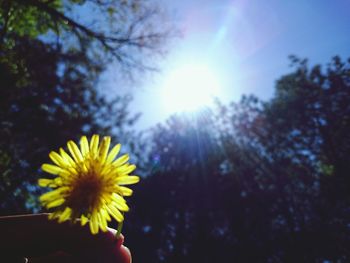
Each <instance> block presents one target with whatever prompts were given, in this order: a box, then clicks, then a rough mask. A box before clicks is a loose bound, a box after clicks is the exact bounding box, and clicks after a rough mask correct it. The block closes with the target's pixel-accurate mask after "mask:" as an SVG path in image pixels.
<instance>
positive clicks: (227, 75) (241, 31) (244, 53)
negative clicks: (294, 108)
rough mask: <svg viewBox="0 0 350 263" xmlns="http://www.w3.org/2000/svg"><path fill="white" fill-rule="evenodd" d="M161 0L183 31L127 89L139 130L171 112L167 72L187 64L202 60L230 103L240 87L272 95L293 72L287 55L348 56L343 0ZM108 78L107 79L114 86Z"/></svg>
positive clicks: (348, 7)
mask: <svg viewBox="0 0 350 263" xmlns="http://www.w3.org/2000/svg"><path fill="white" fill-rule="evenodd" d="M158 1H159V4H160V5H161V6H163V7H164V8H165V9H166V10H167V11H168V12H169V14H170V15H171V19H172V21H173V23H175V24H176V25H177V26H178V27H179V28H180V29H181V30H182V32H183V36H182V37H181V38H179V39H176V40H175V41H174V42H173V43H172V44H171V45H170V49H169V53H168V55H167V56H166V57H165V58H164V60H163V61H161V62H160V64H159V66H160V69H161V72H160V73H159V74H156V75H154V76H153V77H152V78H145V79H144V80H143V81H139V82H138V83H136V86H137V87H133V88H132V93H133V95H134V98H135V99H134V101H133V103H132V105H131V107H132V108H133V110H134V111H135V112H142V113H143V115H142V117H141V119H140V121H139V124H138V126H139V128H141V129H147V128H149V127H151V126H153V125H154V124H156V123H158V122H163V121H164V120H165V119H166V118H167V117H168V116H169V114H171V112H169V111H166V110H165V109H164V96H163V94H164V92H162V89H163V88H164V85H165V84H164V83H167V79H169V76H171V73H172V72H174V71H176V70H177V69H178V68H181V67H183V66H184V65H192V63H196V64H200V63H202V64H205V65H206V66H207V67H208V68H209V69H210V70H212V71H213V72H215V74H216V76H217V78H218V79H219V82H220V92H219V93H218V94H217V96H218V97H219V98H220V99H221V100H223V101H224V102H230V101H238V100H239V99H240V97H241V95H242V94H255V95H257V96H258V97H260V98H262V99H265V100H267V99H269V98H271V97H272V96H273V88H274V83H275V81H276V80H277V79H278V78H279V77H280V76H282V75H283V74H286V73H288V72H289V71H290V68H289V61H288V59H287V57H288V55H290V54H295V55H297V56H299V57H301V58H308V59H309V60H310V63H311V64H316V63H321V64H322V63H323V64H324V63H327V62H328V61H329V60H330V59H331V57H333V56H334V55H340V56H341V57H343V58H347V57H350V1H348V0H334V1H326V0H313V1H311V0H294V1H287V0H279V1H277V0H266V1H261V0H251V1H248V0H238V1H228V0H221V1H214V0H211V1H210V0H187V1H186V0H178V1H171V0H158ZM108 79H109V78H107V81H105V82H104V85H106V86H109V87H107V88H108V89H113V85H114V84H113V83H114V82H113V81H109V82H108ZM181 83H183V82H181ZM175 87H176V85H175ZM126 89H129V87H126ZM180 90H181V89H179V92H181V91H180ZM180 95H181V94H180ZM183 96H186V94H183ZM191 96H193V94H192V95H191ZM194 97H195V96H194ZM194 99H195V98H194Z"/></svg>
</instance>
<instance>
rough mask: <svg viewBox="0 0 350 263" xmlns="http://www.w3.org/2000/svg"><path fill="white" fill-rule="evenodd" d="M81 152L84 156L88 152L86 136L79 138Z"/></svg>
mask: <svg viewBox="0 0 350 263" xmlns="http://www.w3.org/2000/svg"><path fill="white" fill-rule="evenodd" d="M80 149H81V154H82V155H83V157H85V156H86V155H87V154H88V153H89V141H88V139H87V138H86V136H82V137H81V139H80Z"/></svg>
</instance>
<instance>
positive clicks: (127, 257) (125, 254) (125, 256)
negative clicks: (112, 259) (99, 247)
mask: <svg viewBox="0 0 350 263" xmlns="http://www.w3.org/2000/svg"><path fill="white" fill-rule="evenodd" d="M119 251H120V262H121V263H131V261H132V259H131V253H130V250H129V248H127V247H126V246H124V245H122V246H121V247H120V250H119Z"/></svg>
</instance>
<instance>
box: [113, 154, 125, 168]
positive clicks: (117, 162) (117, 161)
mask: <svg viewBox="0 0 350 263" xmlns="http://www.w3.org/2000/svg"><path fill="white" fill-rule="evenodd" d="M127 161H129V155H128V154H124V155H122V156H120V157H119V158H118V159H117V160H115V161H114V162H113V163H112V165H114V166H116V167H118V166H121V165H122V164H124V163H126V162H127Z"/></svg>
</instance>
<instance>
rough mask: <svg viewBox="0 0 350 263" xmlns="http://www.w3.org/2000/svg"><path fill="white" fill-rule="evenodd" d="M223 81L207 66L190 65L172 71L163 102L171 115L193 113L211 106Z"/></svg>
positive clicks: (165, 84) (163, 95)
mask: <svg viewBox="0 0 350 263" xmlns="http://www.w3.org/2000/svg"><path fill="white" fill-rule="evenodd" d="M220 88H221V81H220V78H219V75H218V74H217V73H216V72H215V70H214V69H212V68H210V66H209V65H206V64H188V65H185V66H182V67H179V68H178V69H176V70H174V71H172V72H171V73H170V74H169V75H168V76H167V77H166V78H165V81H164V84H163V87H162V102H163V106H164V109H165V110H166V111H168V112H169V113H175V112H192V111H196V110H199V109H201V108H203V107H206V106H210V105H211V104H212V103H213V99H214V98H215V97H216V96H218V95H219V92H220Z"/></svg>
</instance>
